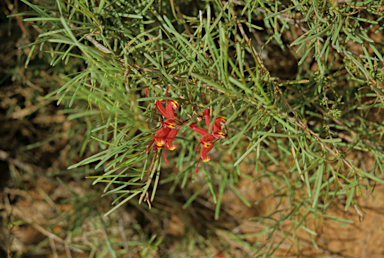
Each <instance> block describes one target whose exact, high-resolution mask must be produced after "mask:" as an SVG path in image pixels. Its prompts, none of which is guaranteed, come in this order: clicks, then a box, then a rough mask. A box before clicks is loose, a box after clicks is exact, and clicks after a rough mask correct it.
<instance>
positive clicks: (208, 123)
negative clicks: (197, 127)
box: [203, 108, 211, 130]
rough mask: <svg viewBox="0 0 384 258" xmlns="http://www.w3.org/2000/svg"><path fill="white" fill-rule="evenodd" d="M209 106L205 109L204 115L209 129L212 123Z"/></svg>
mask: <svg viewBox="0 0 384 258" xmlns="http://www.w3.org/2000/svg"><path fill="white" fill-rule="evenodd" d="M209 112H210V111H209V108H206V109H204V112H203V115H204V118H205V124H206V125H207V129H208V130H209V126H210V125H211V117H210V116H209Z"/></svg>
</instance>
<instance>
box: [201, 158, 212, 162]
mask: <svg viewBox="0 0 384 258" xmlns="http://www.w3.org/2000/svg"><path fill="white" fill-rule="evenodd" d="M210 160H211V159H208V158H206V159H203V162H208V161H210Z"/></svg>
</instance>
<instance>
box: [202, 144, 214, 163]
mask: <svg viewBox="0 0 384 258" xmlns="http://www.w3.org/2000/svg"><path fill="white" fill-rule="evenodd" d="M213 146H214V144H213V143H212V144H211V145H210V146H209V147H208V148H206V147H204V146H203V148H201V151H200V159H201V160H202V161H204V162H207V161H209V160H210V159H211V157H210V156H208V157H207V154H208V152H209V151H210V150H212V149H213Z"/></svg>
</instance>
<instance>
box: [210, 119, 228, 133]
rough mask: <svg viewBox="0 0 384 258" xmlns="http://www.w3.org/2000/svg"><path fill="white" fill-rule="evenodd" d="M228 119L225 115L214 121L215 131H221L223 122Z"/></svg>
mask: <svg viewBox="0 0 384 258" xmlns="http://www.w3.org/2000/svg"><path fill="white" fill-rule="evenodd" d="M225 121H227V119H226V118H225V117H223V116H219V117H218V118H216V119H215V122H214V123H213V129H212V131H213V132H220V131H221V124H223V123H225Z"/></svg>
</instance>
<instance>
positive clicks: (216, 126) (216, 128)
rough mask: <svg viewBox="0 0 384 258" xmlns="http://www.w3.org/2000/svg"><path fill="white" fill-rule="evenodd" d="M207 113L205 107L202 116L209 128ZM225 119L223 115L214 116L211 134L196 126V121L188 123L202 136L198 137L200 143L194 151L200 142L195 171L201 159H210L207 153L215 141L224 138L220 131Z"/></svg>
mask: <svg viewBox="0 0 384 258" xmlns="http://www.w3.org/2000/svg"><path fill="white" fill-rule="evenodd" d="M209 113H210V110H209V108H206V109H205V110H204V112H203V116H204V119H205V123H206V125H207V128H209V126H210V124H211V118H210V115H209ZM225 121H227V120H226V119H225V117H222V116H220V117H218V118H216V119H215V122H214V123H213V128H212V134H210V133H208V130H206V129H203V128H200V127H198V126H196V122H193V123H191V124H190V125H189V127H190V128H191V129H192V130H194V131H195V132H197V133H199V134H201V135H202V137H201V138H200V143H199V144H198V145H197V147H196V151H198V150H199V146H200V144H201V145H203V147H202V148H201V151H200V158H199V161H198V162H197V164H196V169H195V173H197V172H198V166H199V164H200V161H201V160H202V161H203V162H208V161H209V160H211V157H210V156H207V154H208V152H209V151H210V150H212V149H213V146H214V145H215V142H217V141H218V140H219V139H224V138H225V134H224V133H223V132H222V131H221V124H222V123H225Z"/></svg>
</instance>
